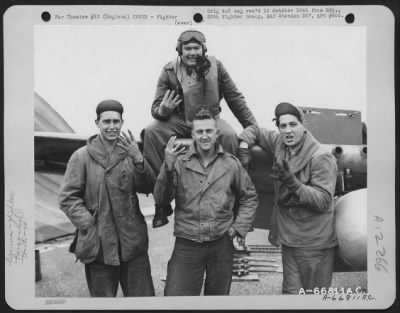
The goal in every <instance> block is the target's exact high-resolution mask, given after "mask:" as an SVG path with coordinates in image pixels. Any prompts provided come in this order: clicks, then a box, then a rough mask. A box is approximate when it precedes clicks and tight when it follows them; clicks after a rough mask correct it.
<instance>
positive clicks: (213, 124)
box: [154, 110, 258, 296]
mask: <svg viewBox="0 0 400 313" xmlns="http://www.w3.org/2000/svg"><path fill="white" fill-rule="evenodd" d="M218 136H219V130H218V128H217V121H216V120H215V118H214V117H213V116H212V114H211V113H210V112H208V111H206V110H202V111H200V112H199V113H198V114H196V116H195V117H194V119H193V130H192V138H193V143H192V145H191V146H190V147H189V149H188V151H187V152H186V153H184V154H182V152H183V147H181V146H180V145H178V144H175V139H176V137H175V136H173V137H171V139H170V140H169V142H168V144H167V147H166V148H165V161H164V163H163V165H162V168H161V171H160V174H159V176H158V178H157V182H156V184H155V188H154V198H155V200H156V203H157V205H160V206H162V205H165V204H166V203H170V201H172V200H173V199H175V205H176V207H175V224H174V235H175V237H176V241H175V246H174V250H173V253H172V257H171V259H170V261H169V262H168V272H167V281H166V285H165V289H164V294H165V296H196V295H200V292H201V288H202V285H203V277H204V273H205V274H206V278H205V286H204V295H228V294H229V291H230V286H231V281H232V263H233V243H232V240H233V238H234V237H235V236H239V237H240V238H244V237H245V236H246V234H247V232H248V231H249V229H250V227H251V225H252V222H253V220H254V216H255V212H256V209H257V206H258V199H257V194H256V190H255V187H254V185H253V183H252V182H251V180H250V177H249V176H248V174H247V171H246V170H245V169H244V168H243V167H242V166H241V164H240V162H239V160H238V159H237V158H236V157H234V156H232V155H231V154H229V153H227V152H224V150H223V148H222V146H221V145H219V144H218V143H217V139H218ZM180 154H181V155H180Z"/></svg>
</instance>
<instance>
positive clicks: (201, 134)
mask: <svg viewBox="0 0 400 313" xmlns="http://www.w3.org/2000/svg"><path fill="white" fill-rule="evenodd" d="M218 135H219V129H218V128H217V123H216V121H215V120H213V119H207V120H194V121H193V130H192V138H193V140H194V142H195V143H196V147H197V149H199V150H202V151H209V150H211V149H213V148H214V147H215V143H216V141H217V138H218Z"/></svg>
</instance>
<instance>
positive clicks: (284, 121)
mask: <svg viewBox="0 0 400 313" xmlns="http://www.w3.org/2000/svg"><path fill="white" fill-rule="evenodd" d="M304 131H305V128H304V126H303V124H302V123H300V121H299V120H298V119H297V117H296V116H294V115H291V114H284V115H281V116H280V117H279V132H280V133H281V135H282V139H283V143H284V144H285V145H287V146H288V147H293V146H296V145H297V144H298V143H299V142H300V141H301V139H302V138H303V135H304Z"/></svg>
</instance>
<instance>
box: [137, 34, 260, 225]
mask: <svg viewBox="0 0 400 313" xmlns="http://www.w3.org/2000/svg"><path fill="white" fill-rule="evenodd" d="M176 50H177V52H178V56H177V58H176V59H175V60H173V61H171V62H169V63H168V64H167V65H165V66H164V68H163V69H162V71H161V75H160V77H159V79H158V84H157V89H156V94H155V98H154V101H153V104H152V107H151V113H152V116H153V117H154V119H155V120H154V121H153V122H152V123H151V124H150V125H149V126H148V127H147V128H146V129H145V130H144V133H143V134H144V136H143V142H144V146H143V156H144V158H145V159H146V160H147V161H148V162H149V164H150V166H151V167H152V169H153V172H154V173H155V175H156V176H157V174H158V173H159V170H160V167H161V164H162V161H163V157H164V148H165V146H166V144H167V142H168V140H169V138H170V137H171V136H174V135H175V136H177V137H178V138H186V137H187V138H190V131H191V122H192V119H193V116H194V115H195V114H196V113H197V112H198V111H199V110H200V109H201V108H203V109H207V110H209V111H210V112H211V114H212V115H213V116H214V117H215V118H216V120H217V125H218V129H219V130H220V136H219V141H220V143H221V145H222V147H223V149H224V150H225V151H226V152H229V153H231V154H234V155H236V152H237V148H238V139H237V134H236V132H235V130H234V129H233V128H232V127H231V126H230V125H229V124H228V123H227V122H226V121H224V120H223V119H220V118H219V113H220V112H221V107H220V100H221V99H222V98H225V100H226V103H227V104H228V106H229V108H230V109H231V111H232V113H233V114H234V115H235V116H236V118H237V119H238V120H239V122H240V123H241V124H242V126H243V128H245V127H247V126H249V125H254V124H256V119H255V118H254V115H253V114H252V112H251V111H250V109H249V108H248V106H247V104H246V101H245V99H244V97H243V95H242V94H241V92H240V91H239V90H238V89H237V88H236V86H235V83H234V82H233V80H232V79H231V77H230V76H229V74H228V72H227V71H226V69H225V67H224V66H223V65H222V63H221V62H220V61H219V60H216V59H215V57H213V56H206V52H207V47H206V39H205V37H204V35H203V34H202V33H201V32H199V31H197V30H188V31H185V32H183V33H182V34H181V35H180V36H179V38H178V42H177V45H176ZM171 214H172V209H171V206H170V204H169V203H168V204H166V207H165V208H160V207H157V206H156V214H155V217H154V220H153V227H160V226H163V225H165V224H166V223H168V219H167V217H166V216H167V215H171Z"/></svg>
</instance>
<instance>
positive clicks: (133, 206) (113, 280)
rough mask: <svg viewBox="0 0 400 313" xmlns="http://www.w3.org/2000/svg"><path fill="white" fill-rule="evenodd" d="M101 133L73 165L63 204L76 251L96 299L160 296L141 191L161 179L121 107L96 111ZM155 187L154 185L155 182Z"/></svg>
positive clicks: (110, 104)
mask: <svg viewBox="0 0 400 313" xmlns="http://www.w3.org/2000/svg"><path fill="white" fill-rule="evenodd" d="M96 113H97V119H96V121H95V123H96V125H97V127H98V129H99V134H97V135H94V136H92V137H90V138H89V139H88V141H87V145H86V146H84V147H82V148H80V149H78V150H77V151H75V152H74V153H73V154H72V156H71V158H70V160H69V162H68V165H67V169H66V172H65V176H64V180H63V183H62V186H61V192H60V196H59V204H60V208H61V210H63V211H64V213H65V214H66V215H67V216H68V218H69V219H70V220H71V222H72V224H73V225H74V226H75V227H76V228H77V238H76V241H74V244H73V245H72V246H71V248H70V251H71V252H75V254H76V258H77V259H79V260H80V261H81V262H82V263H84V264H85V273H86V281H87V285H88V288H89V292H90V295H91V296H92V297H115V296H116V295H117V290H118V285H119V284H121V288H122V291H123V294H124V296H126V297H133V296H154V286H153V281H152V277H151V269H150V262H149V256H148V252H147V251H148V234H147V225H146V222H145V220H144V217H143V215H142V213H141V211H140V207H139V201H138V197H137V194H136V193H137V192H143V193H149V192H151V191H152V190H151V189H152V184H151V182H152V181H153V180H154V179H155V178H154V177H152V175H153V173H152V171H151V168H150V167H149V166H148V164H147V162H146V160H144V158H143V156H142V154H141V152H140V150H139V148H138V145H137V144H136V142H135V140H134V138H133V136H132V133H131V132H130V131H129V136H128V135H127V134H126V133H124V132H122V134H123V136H121V127H122V125H123V120H122V113H123V107H122V105H121V103H119V102H117V101H115V100H105V101H102V102H100V103H99V104H98V106H97V108H96ZM149 182H150V183H149Z"/></svg>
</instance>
